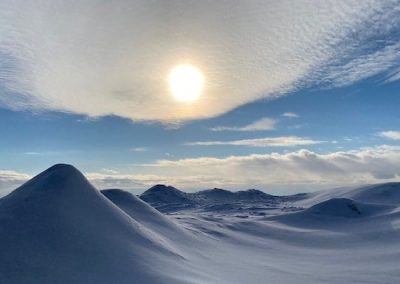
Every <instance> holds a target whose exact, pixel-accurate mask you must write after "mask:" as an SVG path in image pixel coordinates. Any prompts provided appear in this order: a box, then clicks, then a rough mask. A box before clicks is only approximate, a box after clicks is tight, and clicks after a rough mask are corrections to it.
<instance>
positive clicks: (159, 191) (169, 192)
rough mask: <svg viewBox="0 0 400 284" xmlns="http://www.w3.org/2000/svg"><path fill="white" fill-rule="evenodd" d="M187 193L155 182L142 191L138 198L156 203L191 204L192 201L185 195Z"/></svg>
mask: <svg viewBox="0 0 400 284" xmlns="http://www.w3.org/2000/svg"><path fill="white" fill-rule="evenodd" d="M187 195H188V194H187V193H185V192H183V191H180V190H179V189H176V188H175V187H173V186H167V185H163V184H157V185H155V186H153V187H151V188H150V189H148V190H146V191H145V192H143V193H142V194H141V195H140V199H142V200H144V201H146V202H149V203H156V204H157V203H159V204H162V203H164V204H165V203H167V204H173V203H179V204H192V201H191V200H190V199H189V198H188V197H187Z"/></svg>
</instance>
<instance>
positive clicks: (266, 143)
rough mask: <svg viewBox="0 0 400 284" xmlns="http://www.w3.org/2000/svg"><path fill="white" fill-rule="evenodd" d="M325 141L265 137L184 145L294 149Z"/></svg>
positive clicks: (291, 137)
mask: <svg viewBox="0 0 400 284" xmlns="http://www.w3.org/2000/svg"><path fill="white" fill-rule="evenodd" d="M324 142H325V141H315V140H312V139H309V138H302V137H297V136H283V137H266V138H256V139H243V140H233V141H197V142H189V143H186V144H185V145H189V146H216V145H232V146H249V147H295V146H304V145H314V144H319V143H324Z"/></svg>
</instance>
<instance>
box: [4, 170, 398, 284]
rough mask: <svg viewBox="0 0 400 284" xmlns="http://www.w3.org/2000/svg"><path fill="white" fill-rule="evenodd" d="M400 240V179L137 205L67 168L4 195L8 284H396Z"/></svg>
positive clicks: (168, 197) (157, 195)
mask: <svg viewBox="0 0 400 284" xmlns="http://www.w3.org/2000/svg"><path fill="white" fill-rule="evenodd" d="M144 201H146V202H144ZM151 205H152V206H155V207H156V208H157V209H158V210H156V209H155V208H153V207H152V206H151ZM160 211H162V212H164V213H161V212H160ZM399 238H400V183H390V184H382V185H369V186H365V187H358V188H342V189H334V190H330V191H325V192H318V193H310V194H298V195H293V196H273V195H269V194H266V193H264V192H262V191H258V190H255V189H251V190H245V191H239V192H230V191H227V190H223V189H210V190H204V191H200V192H197V193H186V192H183V191H180V190H178V189H176V188H173V187H171V186H164V185H156V186H154V187H152V188H151V189H149V190H148V191H146V192H145V193H143V194H142V195H141V196H140V198H139V197H137V196H134V195H132V194H131V193H129V192H126V191H123V190H119V189H109V190H103V191H101V192H100V191H98V190H97V189H95V188H94V187H93V186H92V185H91V184H90V183H89V182H88V181H87V180H86V178H85V177H84V176H83V175H82V174H81V173H80V172H79V171H78V170H77V169H75V168H74V167H72V166H69V165H63V164H60V165H55V166H53V167H51V168H49V169H48V170H46V171H44V172H43V173H41V174H39V175H38V176H36V177H34V178H33V179H32V180H30V181H28V182H27V183H25V184H24V185H22V186H21V187H20V188H18V189H16V190H15V191H14V192H12V193H11V194H9V195H8V196H6V197H3V198H1V199H0V283H10V284H14V283H28V284H29V283H32V284H36V283H38V284H43V283H44V284H47V283H58V284H64V283H65V284H66V283H85V284H91V283H93V284H94V283H96V284H97V283H100V284H103V283H104V284H105V283H110V284H111V283H112V284H114V283H119V284H125V283H126V284H128V283H129V284H131V283H222V284H225V283H226V284H228V283H229V284H231V283H237V284H239V283H240V284H242V283H255V284H257V283H398V282H400V272H399V269H398V266H399V263H400V245H399V241H398V240H399Z"/></svg>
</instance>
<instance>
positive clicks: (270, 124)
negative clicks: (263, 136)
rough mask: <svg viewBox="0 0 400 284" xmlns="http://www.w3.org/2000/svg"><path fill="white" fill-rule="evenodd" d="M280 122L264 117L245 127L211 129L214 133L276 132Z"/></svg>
mask: <svg viewBox="0 0 400 284" xmlns="http://www.w3.org/2000/svg"><path fill="white" fill-rule="evenodd" d="M277 122H278V121H277V120H276V119H272V118H268V117H264V118H261V119H259V120H257V121H254V122H253V123H250V124H248V125H246V126H243V127H229V126H217V127H213V128H211V130H212V131H263V130H274V129H275V125H276V123H277Z"/></svg>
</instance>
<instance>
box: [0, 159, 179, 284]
mask: <svg viewBox="0 0 400 284" xmlns="http://www.w3.org/2000/svg"><path fill="white" fill-rule="evenodd" d="M0 252H1V253H0V264H1V265H0V283H8V284H13V283H18V284H20V283H43V284H44V283H49V284H50V283H51V284H54V283H132V281H133V280H134V281H136V282H137V283H177V282H178V283H179V282H180V281H179V280H178V279H175V278H176V275H175V274H173V273H171V271H172V270H171V269H168V267H171V266H176V267H182V266H184V264H183V262H182V257H180V256H179V255H178V254H177V253H176V252H175V251H174V250H173V249H171V247H166V246H165V245H164V244H163V243H161V242H160V241H159V240H158V237H157V235H156V234H154V233H152V232H151V231H149V230H147V228H146V227H144V226H142V225H141V224H140V223H139V222H137V221H136V220H134V219H132V218H129V216H128V215H126V214H124V213H123V212H122V211H121V210H120V209H119V208H118V207H116V206H115V205H114V204H113V203H112V202H110V201H109V200H108V199H107V198H105V197H104V196H103V195H102V194H100V192H99V191H97V190H96V189H95V188H94V187H93V186H92V185H91V184H90V183H89V182H88V181H87V180H86V178H85V177H84V176H83V175H82V174H81V173H80V172H79V171H78V170H76V169H75V168H74V167H72V166H69V165H63V164H59V165H55V166H53V167H51V168H49V169H48V170H46V171H45V172H43V173H41V174H39V175H38V176H36V177H34V178H33V179H32V180H30V181H28V182H27V183H25V184H24V185H22V186H21V187H20V188H18V189H16V190H15V191H14V192H12V193H11V194H9V195H8V196H6V197H4V198H2V199H0Z"/></svg>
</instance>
